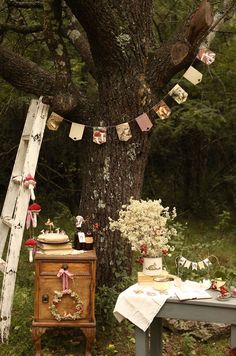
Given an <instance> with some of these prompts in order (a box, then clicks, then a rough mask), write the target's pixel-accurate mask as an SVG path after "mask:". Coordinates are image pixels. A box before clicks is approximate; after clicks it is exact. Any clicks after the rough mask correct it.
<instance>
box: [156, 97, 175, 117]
mask: <svg viewBox="0 0 236 356" xmlns="http://www.w3.org/2000/svg"><path fill="white" fill-rule="evenodd" d="M153 110H154V111H155V113H156V114H157V115H158V116H159V118H160V119H161V120H164V119H167V118H168V117H169V116H170V114H171V110H170V108H169V106H168V105H167V104H166V103H165V102H164V100H161V101H160V102H159V103H158V104H157V105H155V106H154V107H153Z"/></svg>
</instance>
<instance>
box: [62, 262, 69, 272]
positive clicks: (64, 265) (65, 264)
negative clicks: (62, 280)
mask: <svg viewBox="0 0 236 356" xmlns="http://www.w3.org/2000/svg"><path fill="white" fill-rule="evenodd" d="M62 268H63V269H64V270H65V271H66V270H67V269H68V264H67V263H63V265H62Z"/></svg>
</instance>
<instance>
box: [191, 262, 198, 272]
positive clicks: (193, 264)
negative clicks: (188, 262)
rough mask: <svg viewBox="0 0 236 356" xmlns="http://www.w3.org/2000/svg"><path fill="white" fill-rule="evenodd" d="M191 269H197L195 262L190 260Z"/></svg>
mask: <svg viewBox="0 0 236 356" xmlns="http://www.w3.org/2000/svg"><path fill="white" fill-rule="evenodd" d="M192 270H197V262H192Z"/></svg>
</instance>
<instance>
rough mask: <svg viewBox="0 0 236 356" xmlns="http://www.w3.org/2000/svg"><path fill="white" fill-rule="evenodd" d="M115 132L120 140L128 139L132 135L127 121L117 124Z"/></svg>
mask: <svg viewBox="0 0 236 356" xmlns="http://www.w3.org/2000/svg"><path fill="white" fill-rule="evenodd" d="M116 132H117V135H118V137H119V140H120V141H128V140H129V139H130V138H131V137H132V134H131V131H130V126H129V124H128V122H125V123H123V124H120V125H117V126H116Z"/></svg>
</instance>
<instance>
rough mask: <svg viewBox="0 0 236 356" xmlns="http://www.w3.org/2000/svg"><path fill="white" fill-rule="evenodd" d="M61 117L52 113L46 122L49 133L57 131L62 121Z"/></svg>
mask: <svg viewBox="0 0 236 356" xmlns="http://www.w3.org/2000/svg"><path fill="white" fill-rule="evenodd" d="M63 120H64V119H63V117H62V116H60V115H58V114H56V113H55V112H52V113H51V115H50V116H49V118H48V120H47V128H48V129H49V130H51V131H57V130H58V127H59V126H60V123H61V122H62V121H63Z"/></svg>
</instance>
